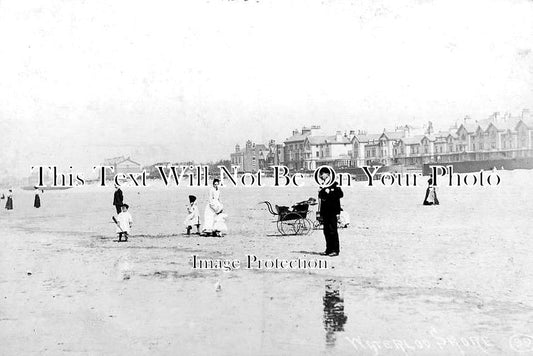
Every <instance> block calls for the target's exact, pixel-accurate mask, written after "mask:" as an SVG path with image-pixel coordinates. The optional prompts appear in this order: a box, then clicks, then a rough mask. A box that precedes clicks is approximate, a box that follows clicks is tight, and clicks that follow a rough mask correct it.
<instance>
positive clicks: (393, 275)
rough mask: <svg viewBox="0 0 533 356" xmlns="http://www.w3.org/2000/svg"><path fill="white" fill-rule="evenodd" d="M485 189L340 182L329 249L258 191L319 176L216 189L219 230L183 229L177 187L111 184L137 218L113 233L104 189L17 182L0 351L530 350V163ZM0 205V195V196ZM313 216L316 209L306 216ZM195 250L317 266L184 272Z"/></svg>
mask: <svg viewBox="0 0 533 356" xmlns="http://www.w3.org/2000/svg"><path fill="white" fill-rule="evenodd" d="M500 175H501V177H502V182H501V184H500V185H499V186H498V187H446V186H443V187H440V188H439V191H438V194H439V199H440V201H441V205H440V206H430V207H426V206H422V205H421V203H422V200H423V196H424V191H425V186H424V184H421V185H419V186H417V187H383V186H379V185H378V186H375V187H368V186H366V184H365V183H357V184H354V185H353V186H351V187H345V188H344V192H345V197H344V199H343V206H344V209H345V210H346V211H348V212H349V213H350V215H351V220H352V225H351V226H350V227H349V228H347V229H342V230H340V239H341V254H340V256H338V257H333V258H330V257H323V256H319V255H318V253H319V252H321V251H323V250H324V246H325V243H324V237H323V234H322V231H314V232H313V233H312V234H311V235H308V236H279V234H278V233H277V230H276V226H275V224H274V223H273V218H272V216H270V215H269V213H268V211H267V210H266V207H265V205H260V204H258V203H259V202H260V201H263V200H269V201H272V202H274V203H276V204H280V205H290V204H292V203H294V202H296V201H300V200H305V199H307V198H308V197H311V196H313V197H316V193H317V187H314V186H306V187H301V188H295V187H292V188H286V189H285V188H271V187H255V188H254V187H250V188H244V187H237V188H232V187H227V188H223V189H222V194H221V200H222V202H223V203H224V205H225V212H226V213H227V214H228V215H229V218H228V221H227V224H228V227H229V234H228V235H227V236H225V237H224V238H206V237H198V236H195V235H191V236H189V237H188V236H184V235H183V232H184V231H183V227H182V222H183V219H184V218H185V215H186V211H185V204H186V203H187V196H188V194H195V195H197V196H198V199H199V203H200V211H201V212H203V208H204V206H205V197H206V195H207V188H184V187H180V188H176V187H174V188H163V187H160V186H158V187H149V188H133V187H131V188H125V189H124V196H125V202H127V203H128V204H129V205H130V212H131V214H132V215H133V219H134V228H133V230H132V237H131V238H130V241H129V242H128V243H117V242H116V241H115V240H116V235H115V227H114V225H113V224H112V222H111V216H112V215H113V214H114V207H113V206H112V205H111V204H112V197H113V188H111V187H110V188H101V189H96V188H95V187H80V188H74V189H71V190H65V191H49V192H45V193H44V194H42V195H41V203H42V207H41V208H40V209H34V208H33V192H25V191H21V190H15V192H14V210H13V211H10V212H8V211H6V210H4V209H2V211H1V212H0V236H1V237H0V240H1V247H0V340H1V344H0V354H1V355H22V354H39V355H41V354H43V355H55V354H60V353H69V354H76V355H77V354H83V355H103V354H106V355H144V354H157V355H211V354H218V355H252V354H255V355H304V354H305V355H403V354H408V355H428V354H431V355H459V354H466V355H484V354H487V355H502V354H524V352H529V354H531V353H532V352H533V343H531V342H532V341H533V323H532V322H531V320H533V318H532V317H533V284H532V283H531V280H532V279H533V260H532V259H531V257H530V256H531V251H532V250H533V242H532V240H531V231H532V227H533V222H532V219H531V212H532V211H533V194H532V190H531V187H530V185H529V183H530V181H531V179H532V178H533V172H530V171H514V172H501V173H500ZM1 203H2V205H3V204H5V200H3V201H1ZM311 218H314V212H313V213H312V214H311ZM194 255H195V256H199V257H201V258H204V259H232V260H233V259H237V260H240V261H242V262H243V264H244V261H246V255H255V256H257V257H258V258H261V259H276V258H277V259H287V260H292V259H298V258H301V259H307V260H312V259H326V260H327V262H328V268H326V269H257V268H251V269H247V268H242V267H241V268H239V269H234V270H229V271H228V270H199V269H193V268H192V258H193V256H194Z"/></svg>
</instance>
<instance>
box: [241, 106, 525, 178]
mask: <svg viewBox="0 0 533 356" xmlns="http://www.w3.org/2000/svg"><path fill="white" fill-rule="evenodd" d="M516 157H533V117H532V116H531V114H530V112H529V111H528V110H523V111H522V113H521V114H520V115H518V116H512V115H510V114H503V115H501V114H500V113H494V114H493V115H491V116H490V117H488V118H487V119H483V120H473V119H471V118H469V117H468V116H467V117H465V118H464V119H463V120H461V122H456V123H454V124H453V126H451V127H450V128H448V129H447V130H441V131H435V130H434V128H433V124H432V123H431V122H428V124H427V125H425V126H423V127H413V126H411V125H403V126H398V127H396V128H395V129H394V130H390V131H387V130H383V132H381V133H371V134H368V133H367V132H366V131H362V130H358V131H355V130H354V131H349V132H344V133H342V132H340V131H337V132H336V133H335V134H332V135H327V134H324V132H323V131H322V130H321V128H320V126H310V127H304V128H302V130H294V131H293V132H292V135H291V136H290V137H289V138H287V139H286V140H285V141H284V142H283V143H282V144H278V143H276V142H275V141H274V140H271V141H270V142H269V143H268V144H267V145H264V144H255V143H253V142H251V141H248V142H247V143H246V145H245V147H243V148H242V149H241V148H240V146H239V145H237V146H236V148H235V152H234V153H232V154H231V163H232V164H233V165H238V166H239V167H240V170H242V171H250V172H253V171H257V170H258V169H266V168H268V167H269V166H271V165H280V164H282V165H286V166H288V167H289V168H290V169H292V170H304V171H311V170H314V169H316V167H318V166H321V165H330V166H333V167H335V168H350V167H361V166H364V165H373V164H383V165H403V166H413V167H421V166H422V164H424V163H435V162H440V163H442V162H461V161H479V160H487V159H489V160H490V159H505V158H516Z"/></svg>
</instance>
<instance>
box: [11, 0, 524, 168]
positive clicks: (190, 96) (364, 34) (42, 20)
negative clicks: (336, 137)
mask: <svg viewBox="0 0 533 356" xmlns="http://www.w3.org/2000/svg"><path fill="white" fill-rule="evenodd" d="M532 19H533V1H529V0H440V1H437V0H435V1H431V0H390V1H383V0H352V1H348V0H336V1H333V0H329V1H328V0H323V1H319V0H301V1H299V0H297V1H293V0H259V1H243V0H234V1H223V0H210V1H205V0H180V1H176V0H173V1H157V0H156V1H136V0H127V1H117V0H113V1H110V0H105V1H98V0H90V1H89V0H85V1H82V0H62V1H59V0H48V1H40V0H35V1H34V0H25V1H20V0H0V142H1V144H2V150H1V151H0V156H1V157H0V158H1V159H2V162H3V163H4V167H5V169H7V170H9V172H27V171H28V169H29V166H31V165H34V164H72V165H74V166H76V165H87V164H93V163H100V160H101V159H102V158H103V157H106V156H107V155H110V156H112V155H114V154H123V153H124V154H126V153H129V152H131V153H132V154H134V153H135V152H136V153H137V154H138V155H139V156H143V155H144V156H147V155H148V158H147V157H142V162H140V163H143V164H148V163H153V162H149V161H148V160H149V159H153V160H154V161H157V160H159V159H161V160H162V159H172V160H196V161H202V160H215V159H219V158H225V157H229V154H230V152H231V151H232V150H233V146H234V145H235V144H236V143H242V142H244V141H245V140H246V139H248V138H249V139H252V140H254V141H258V142H261V141H266V140H268V139H269V138H274V139H277V140H283V139H285V138H286V137H288V136H290V131H291V130H292V129H294V128H299V127H301V126H303V125H308V124H319V125H321V126H322V127H323V128H325V129H326V131H331V132H334V131H335V130H337V129H341V130H348V129H356V130H357V129H367V130H368V131H382V130H383V128H384V127H387V128H392V127H394V125H396V124H401V123H406V122H409V123H414V124H422V123H424V122H426V121H427V120H431V121H433V122H434V124H435V126H437V127H442V128H444V127H447V126H449V125H450V124H452V123H453V122H454V121H455V120H460V119H462V118H463V117H464V116H465V115H470V116H471V117H473V118H476V119H481V118H485V117H487V116H488V115H489V114H491V113H492V112H494V111H500V112H506V111H509V112H512V113H515V114H518V113H519V112H520V111H521V110H522V109H523V108H526V107H529V108H530V109H531V110H533V53H531V51H532V48H531V47H532V46H533V20H532ZM147 152H148V153H147ZM5 169H4V170H5ZM4 174H5V171H4Z"/></svg>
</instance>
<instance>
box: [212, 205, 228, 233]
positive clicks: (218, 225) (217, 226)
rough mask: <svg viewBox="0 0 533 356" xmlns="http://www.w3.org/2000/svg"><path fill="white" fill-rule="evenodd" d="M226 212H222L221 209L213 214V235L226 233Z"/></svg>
mask: <svg viewBox="0 0 533 356" xmlns="http://www.w3.org/2000/svg"><path fill="white" fill-rule="evenodd" d="M227 218H228V215H227V214H224V213H223V212H222V210H220V212H219V213H218V214H217V215H216V216H215V222H214V223H213V236H218V237H222V236H224V235H226V234H227V233H228V227H227V226H226V219H227Z"/></svg>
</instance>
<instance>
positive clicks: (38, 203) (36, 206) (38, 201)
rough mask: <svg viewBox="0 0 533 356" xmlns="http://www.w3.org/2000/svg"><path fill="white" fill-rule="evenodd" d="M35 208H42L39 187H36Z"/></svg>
mask: <svg viewBox="0 0 533 356" xmlns="http://www.w3.org/2000/svg"><path fill="white" fill-rule="evenodd" d="M33 207H34V208H37V209H38V208H40V207H41V198H40V197H39V188H37V187H35V200H34V201H33Z"/></svg>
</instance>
